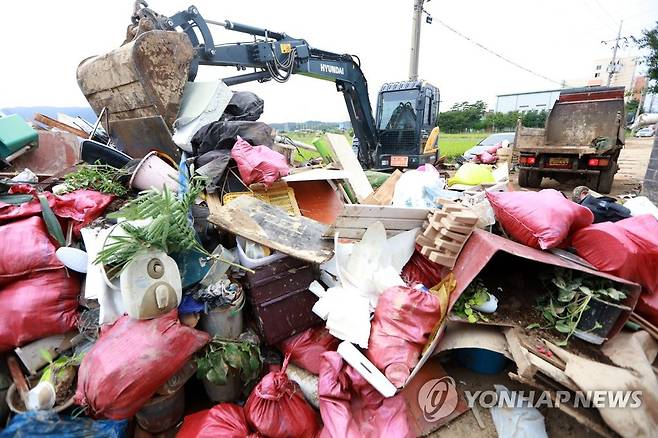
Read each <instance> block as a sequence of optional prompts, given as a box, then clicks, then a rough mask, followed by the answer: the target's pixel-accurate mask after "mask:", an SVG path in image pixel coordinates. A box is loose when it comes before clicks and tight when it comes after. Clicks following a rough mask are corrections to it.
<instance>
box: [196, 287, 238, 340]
mask: <svg viewBox="0 0 658 438" xmlns="http://www.w3.org/2000/svg"><path fill="white" fill-rule="evenodd" d="M243 307H244V293H241V294H240V297H239V298H238V299H237V300H236V302H234V303H233V304H232V305H230V306H227V307H220V308H217V309H213V310H211V311H209V312H208V313H206V314H203V315H201V321H200V324H201V329H202V330H203V331H205V332H206V333H208V334H210V335H211V336H218V337H220V338H223V339H232V340H234V339H238V336H240V334H241V333H242V329H243V327H244V321H243V315H242V308H243Z"/></svg>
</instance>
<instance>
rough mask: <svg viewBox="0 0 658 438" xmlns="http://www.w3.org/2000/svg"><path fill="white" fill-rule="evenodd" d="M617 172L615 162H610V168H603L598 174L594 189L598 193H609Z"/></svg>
mask: <svg viewBox="0 0 658 438" xmlns="http://www.w3.org/2000/svg"><path fill="white" fill-rule="evenodd" d="M616 172H617V163H616V162H615V163H612V165H611V166H610V169H608V170H605V171H603V172H601V173H600V174H599V182H598V184H597V185H596V191H597V192H599V193H610V190H612V182H613V180H614V179H615V173H616Z"/></svg>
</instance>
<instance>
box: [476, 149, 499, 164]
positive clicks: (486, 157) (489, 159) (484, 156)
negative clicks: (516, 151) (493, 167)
mask: <svg viewBox="0 0 658 438" xmlns="http://www.w3.org/2000/svg"><path fill="white" fill-rule="evenodd" d="M478 158H479V159H480V162H481V163H483V164H494V163H495V162H496V161H498V157H497V156H496V155H494V154H491V153H489V152H486V151H485V152H482V153H481V154H478Z"/></svg>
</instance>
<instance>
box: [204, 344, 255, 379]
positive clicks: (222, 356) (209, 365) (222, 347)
mask: <svg viewBox="0 0 658 438" xmlns="http://www.w3.org/2000/svg"><path fill="white" fill-rule="evenodd" d="M196 364H197V377H199V378H205V379H207V380H208V381H209V382H210V383H213V384H215V385H225V384H226V381H227V378H228V375H229V372H231V370H233V371H234V372H237V373H239V376H240V379H241V381H242V384H243V386H244V387H245V388H247V387H249V385H250V384H251V383H252V382H254V381H255V380H256V379H257V378H258V376H259V374H260V369H261V366H262V364H263V361H262V358H261V356H260V349H259V348H258V345H256V344H254V343H253V342H249V341H232V340H226V339H221V338H218V337H215V338H213V339H212V340H211V341H210V343H209V344H208V345H207V346H206V348H205V350H204V351H203V353H201V355H199V356H198V357H197V358H196Z"/></svg>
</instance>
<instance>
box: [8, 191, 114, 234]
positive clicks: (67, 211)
mask: <svg viewBox="0 0 658 438" xmlns="http://www.w3.org/2000/svg"><path fill="white" fill-rule="evenodd" d="M9 192H10V193H11V194H21V193H22V194H30V195H37V194H38V195H41V196H44V197H45V198H46V200H47V201H48V205H50V208H52V210H53V213H55V215H56V216H58V217H60V218H64V219H72V220H73V221H75V222H76V224H74V226H73V230H74V231H75V233H76V236H79V231H80V228H82V227H84V226H85V225H87V224H89V223H90V222H91V221H93V220H94V219H96V218H98V217H99V216H100V215H101V214H102V213H103V212H104V211H105V208H106V207H107V206H108V205H109V204H110V202H112V199H114V197H113V196H111V195H106V194H104V193H100V192H96V191H93V190H76V191H75V192H71V193H67V194H65V195H62V196H57V195H53V194H52V193H50V192H41V193H39V192H37V190H36V189H35V188H34V187H33V186H31V185H29V184H17V185H15V186H12V188H11V189H10V190H9ZM37 214H38V215H40V214H41V204H40V202H39V200H38V199H36V198H35V199H33V200H32V201H30V202H26V203H24V204H20V205H11V204H4V203H2V202H0V221H8V220H14V219H20V218H25V217H29V216H34V215H37Z"/></svg>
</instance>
